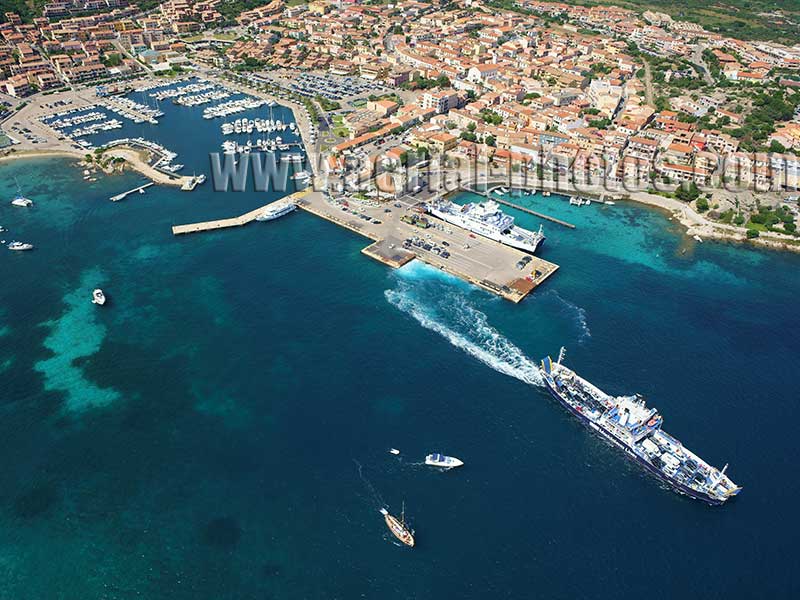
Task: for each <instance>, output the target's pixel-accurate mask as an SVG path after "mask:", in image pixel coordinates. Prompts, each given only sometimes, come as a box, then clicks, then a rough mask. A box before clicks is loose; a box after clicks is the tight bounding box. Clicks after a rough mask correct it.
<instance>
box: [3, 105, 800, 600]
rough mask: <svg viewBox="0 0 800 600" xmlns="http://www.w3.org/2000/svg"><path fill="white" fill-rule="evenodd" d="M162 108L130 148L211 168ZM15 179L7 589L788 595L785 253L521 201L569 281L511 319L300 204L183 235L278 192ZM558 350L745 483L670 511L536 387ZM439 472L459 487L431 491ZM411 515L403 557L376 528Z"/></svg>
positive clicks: (6, 457)
mask: <svg viewBox="0 0 800 600" xmlns="http://www.w3.org/2000/svg"><path fill="white" fill-rule="evenodd" d="M167 109H168V114H167V116H166V117H165V118H164V119H163V120H162V125H160V126H158V127H153V126H141V128H142V129H145V128H147V129H148V130H149V131H150V133H151V134H152V135H149V136H148V137H151V139H158V140H160V141H162V142H163V143H165V144H166V145H167V146H168V147H170V148H171V149H174V150H175V151H177V152H178V153H179V155H180V156H179V158H178V162H183V163H185V164H186V165H187V169H188V170H190V171H191V170H195V169H196V170H197V172H200V171H201V170H203V169H204V168H205V169H206V170H207V164H208V163H207V153H208V152H209V151H214V150H217V149H218V147H219V143H220V142H221V141H222V137H221V135H220V133H219V121H203V120H202V119H198V118H196V115H194V116H191V113H192V111H196V112H197V113H199V112H200V111H201V109H179V108H177V107H175V108H173V107H171V106H169V107H167ZM170 111H174V112H170ZM181 111H183V112H181ZM126 127H127V126H126ZM131 129H133V126H131ZM111 133H114V134H115V136H118V135H128V134H129V133H130V132H128V131H126V132H125V133H124V134H120V133H119V132H111ZM159 136H161V137H159ZM111 137H114V136H111ZM98 141H100V140H98ZM15 181H17V182H18V183H19V185H20V187H21V188H22V191H23V193H24V194H25V195H26V196H28V197H30V198H32V199H33V200H34V201H35V203H36V204H35V206H34V207H33V208H31V209H27V210H26V209H22V208H15V207H12V206H11V205H10V204H9V203H8V202H7V200H3V201H2V202H1V203H0V225H2V226H4V227H6V228H7V229H8V232H6V233H2V234H0V237H1V238H4V239H6V240H7V241H8V240H12V239H19V240H23V241H29V242H32V243H34V244H35V245H36V249H35V250H34V251H33V252H28V253H13V252H8V251H5V250H4V249H2V248H0V403H1V404H0V410H2V412H1V413H0V414H1V418H0V439H2V441H3V443H2V465H3V467H2V469H0V598H2V599H4V600H5V599H12V600H40V599H42V600H44V599H47V600H51V599H68V600H72V599H75V600H87V599H126V600H127V599H134V598H148V599H156V598H158V599H160V598H164V599H170V600H180V599H191V600H200V599H208V600H227V599H231V600H232V599H237V600H238V599H269V598H272V599H306V598H307V599H341V600H351V599H356V598H369V599H372V598H376V599H381V600H395V599H398V600H400V599H403V600H405V599H412V598H414V599H420V600H427V599H431V600H442V599H445V598H447V599H449V598H458V599H463V600H474V599H481V600H482V599H487V600H497V599H515V600H516V599H522V598H525V599H527V598H547V599H561V598H564V599H572V598H624V599H634V598H643V597H646V598H649V599H656V598H664V599H674V598H679V597H685V598H704V599H716V598H720V599H726V600H730V599H731V598H737V599H738V598H745V599H750V598H797V597H798V594H800V583H798V579H797V567H798V566H800V560H799V559H798V556H799V555H798V551H797V547H796V544H797V539H798V535H800V524H799V523H798V516H797V498H798V497H800V482H798V478H797V467H796V465H795V460H794V459H795V454H794V453H795V451H796V449H797V439H796V431H797V426H796V424H795V423H794V421H795V419H796V415H795V409H796V407H797V403H798V394H797V389H796V384H797V374H798V372H800V339H798V331H800V316H799V314H798V310H797V303H798V298H800V277H799V276H798V269H799V268H800V256H796V255H790V254H783V253H777V252H762V251H755V250H751V249H747V248H743V247H738V246H733V245H725V244H719V243H712V242H705V243H703V244H697V243H695V242H694V241H692V240H688V241H687V239H686V238H685V237H684V236H683V235H682V233H681V231H680V229H679V228H678V226H677V225H676V224H674V223H673V222H670V221H669V220H668V218H667V217H666V216H665V215H663V214H661V213H659V212H656V211H652V210H649V209H645V208H642V207H639V206H636V205H632V204H627V203H618V204H617V205H616V206H603V205H596V204H594V205H592V206H585V207H573V206H569V205H568V204H567V203H566V201H565V200H563V199H561V198H557V197H555V196H554V197H550V198H541V197H522V198H518V199H517V201H518V202H520V203H522V204H525V205H527V206H531V207H535V208H536V209H538V210H541V211H543V212H546V213H549V214H552V215H554V216H558V217H561V218H563V219H565V220H568V221H570V222H573V223H575V224H576V225H577V228H576V229H575V230H568V229H564V228H560V227H558V226H557V225H554V224H551V223H545V233H546V234H547V241H546V243H545V246H544V247H543V248H542V255H543V257H544V258H546V259H548V260H551V261H553V262H556V263H558V264H559V265H560V266H561V269H560V270H559V272H558V273H557V274H556V275H555V276H554V277H552V278H551V279H550V280H549V281H548V282H547V283H546V284H545V285H543V286H542V287H541V288H540V289H539V290H537V291H536V292H535V293H534V294H533V295H532V296H531V297H530V298H528V299H527V300H525V301H524V302H522V303H521V304H519V305H513V304H511V303H508V302H505V301H503V300H501V299H498V298H496V297H494V296H492V295H489V294H488V293H486V292H483V291H481V290H478V289H476V288H473V287H470V286H469V285H467V284H464V283H462V282H460V281H458V280H454V279H452V278H450V277H448V276H445V275H443V274H441V273H439V272H438V271H433V270H431V269H428V268H426V267H423V266H418V265H415V264H412V265H410V266H408V267H406V268H404V269H402V270H400V271H391V270H389V269H387V268H385V267H384V266H382V265H380V264H378V263H375V262H373V261H371V260H370V259H369V258H367V257H365V256H363V255H362V254H360V250H361V249H362V248H363V247H364V246H365V245H367V240H365V239H362V238H359V237H358V236H356V235H355V234H352V233H350V232H347V231H345V230H343V229H340V228H338V227H336V226H335V225H333V224H331V223H328V222H325V221H322V220H320V219H317V218H316V217H314V216H312V215H309V214H305V213H294V214H291V215H289V216H287V217H285V218H283V219H281V220H280V221H275V222H272V223H254V224H252V225H249V226H247V227H244V228H239V229H231V230H226V231H220V232H215V233H209V234H202V235H200V234H198V235H191V236H185V237H173V236H172V235H171V232H170V227H171V226H172V225H174V224H179V223H185V222H191V221H196V220H203V219H206V218H210V217H219V216H231V215H238V214H240V213H242V212H244V211H246V210H248V209H251V208H253V207H256V206H259V205H261V204H264V203H266V201H268V199H269V195H268V194H266V195H265V194H260V195H259V194H255V193H243V194H236V193H229V194H215V193H213V192H212V191H211V188H210V185H209V184H206V185H205V186H203V187H202V188H198V190H197V191H195V192H193V193H185V192H180V191H178V190H174V189H168V188H162V187H159V188H151V189H150V190H148V193H147V194H145V195H138V194H136V195H133V196H130V197H129V198H128V199H127V200H125V201H124V202H119V203H112V202H109V200H108V198H109V196H111V195H113V194H116V193H119V192H120V191H123V190H125V189H129V188H130V187H133V186H134V185H137V184H138V183H139V182H140V181H141V177H140V176H138V175H136V174H133V173H126V174H124V175H115V176H103V175H101V176H100V179H99V181H97V182H94V183H87V182H85V181H84V180H83V179H82V175H81V171H80V169H78V168H76V167H75V163H74V161H70V160H62V159H37V160H26V161H22V162H16V163H2V164H0V198H4V199H10V198H11V197H13V195H14V194H15V193H16V187H17V184H16V183H15ZM463 199H464V200H467V199H469V196H468V195H464V196H463ZM515 216H516V217H517V218H518V220H519V222H521V224H523V225H525V226H528V227H531V228H533V227H538V220H537V219H536V218H535V217H532V216H529V215H527V214H522V213H520V214H515ZM98 286H100V287H102V288H104V289H105V291H106V292H107V294H108V297H109V302H108V304H107V305H106V306H105V307H103V308H98V307H96V306H94V305H92V304H91V303H90V297H91V290H92V289H93V288H95V287H98ZM562 345H563V346H565V347H566V348H567V359H566V360H567V364H568V365H569V366H570V367H572V368H574V369H575V370H576V371H578V372H579V373H580V374H582V375H584V376H585V377H587V378H588V379H590V380H591V381H593V382H594V383H595V384H597V385H599V386H600V387H602V388H604V389H606V390H607V391H609V392H612V393H615V394H630V393H635V392H640V393H642V394H644V395H645V396H646V397H647V398H648V401H649V402H650V403H651V404H653V405H654V406H656V407H658V408H659V409H660V410H661V412H662V413H663V414H664V416H665V429H666V430H667V431H669V432H670V433H672V434H674V435H675V436H677V437H678V438H679V439H680V440H682V441H683V442H684V444H686V445H687V446H688V447H689V448H691V449H693V450H694V451H696V452H697V453H698V454H700V455H701V456H702V457H704V458H705V459H707V460H708V461H710V462H712V463H713V464H715V465H717V466H720V467H721V466H722V465H724V464H725V463H730V467H729V474H730V475H731V477H732V478H733V480H734V481H736V482H737V483H739V484H740V485H743V486H744V490H743V491H742V493H741V494H740V496H739V497H738V498H737V499H735V501H733V502H730V503H729V504H727V505H726V506H722V507H715V508H712V507H709V506H706V505H704V504H701V503H699V502H697V501H692V500H689V499H686V498H684V497H681V496H678V495H676V494H674V493H672V492H670V491H668V490H666V489H663V488H662V487H661V485H660V484H659V483H658V482H657V481H656V480H654V479H653V478H652V477H650V476H648V475H646V474H645V473H644V471H642V470H641V469H640V468H638V467H637V466H635V465H634V464H632V463H630V462H629V461H628V460H627V459H626V458H625V457H624V456H622V454H621V453H620V452H618V451H616V450H614V449H612V448H610V447H608V446H607V445H606V444H604V443H603V442H602V441H600V440H599V439H598V438H596V437H594V436H593V435H591V434H590V433H589V432H588V431H587V430H586V429H585V428H584V427H583V426H582V425H580V424H579V423H578V422H577V421H576V420H574V419H573V418H572V417H570V416H569V415H568V414H567V413H566V412H565V411H564V410H562V409H561V408H560V407H559V406H557V405H556V404H555V403H554V402H553V401H552V400H550V399H549V396H548V395H547V394H546V393H545V391H544V390H543V389H542V387H541V385H540V377H539V373H538V369H537V365H538V360H539V359H540V358H541V357H543V356H545V355H547V354H552V355H556V354H557V353H558V350H559V347H560V346H562ZM390 447H396V448H399V449H400V450H401V451H402V454H401V456H399V457H395V456H392V455H390V454H389V453H388V452H387V450H388V448H390ZM431 451H442V452H445V453H448V454H452V455H454V456H457V457H459V458H461V459H463V460H464V461H465V463H466V465H465V466H464V467H463V468H461V469H459V470H456V471H451V472H447V473H441V472H434V471H432V470H429V469H427V468H425V467H424V466H421V465H420V464H419V463H420V462H421V461H422V460H423V458H424V456H425V454H427V453H428V452H431ZM403 503H405V508H406V516H407V518H408V519H409V520H410V522H411V524H412V526H413V527H414V528H415V529H416V538H417V544H418V545H417V547H416V548H414V549H413V550H409V549H407V548H401V547H398V546H397V545H396V544H395V543H394V542H393V538H391V536H390V535H389V533H388V531H387V529H386V527H385V525H384V523H383V519H382V517H381V515H380V514H379V513H378V509H379V508H380V507H381V506H383V505H386V506H388V507H389V508H390V510H391V511H392V512H394V513H399V512H400V510H401V507H402V505H403Z"/></svg>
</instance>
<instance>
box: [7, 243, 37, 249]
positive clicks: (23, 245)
mask: <svg viewBox="0 0 800 600" xmlns="http://www.w3.org/2000/svg"><path fill="white" fill-rule="evenodd" d="M7 248H8V249H9V250H16V251H22V250H33V244H26V243H25V242H11V243H10V244H9V245H8V246H7Z"/></svg>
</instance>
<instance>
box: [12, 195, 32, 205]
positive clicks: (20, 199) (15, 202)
mask: <svg viewBox="0 0 800 600" xmlns="http://www.w3.org/2000/svg"><path fill="white" fill-rule="evenodd" d="M11 204H13V205H14V206H24V207H28V206H33V200H31V199H30V198H25V197H24V196H17V197H16V198H14V199H13V200H12V201H11Z"/></svg>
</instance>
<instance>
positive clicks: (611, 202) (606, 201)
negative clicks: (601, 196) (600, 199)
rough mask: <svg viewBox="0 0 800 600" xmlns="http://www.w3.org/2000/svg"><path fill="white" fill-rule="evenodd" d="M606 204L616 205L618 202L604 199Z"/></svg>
mask: <svg viewBox="0 0 800 600" xmlns="http://www.w3.org/2000/svg"><path fill="white" fill-rule="evenodd" d="M604 204H608V205H609V206H614V205H615V204H616V202H614V201H613V200H604Z"/></svg>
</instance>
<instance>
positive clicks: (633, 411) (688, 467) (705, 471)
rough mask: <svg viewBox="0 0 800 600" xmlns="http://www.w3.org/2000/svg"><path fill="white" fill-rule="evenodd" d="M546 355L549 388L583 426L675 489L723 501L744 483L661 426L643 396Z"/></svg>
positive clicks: (544, 367) (544, 368)
mask: <svg viewBox="0 0 800 600" xmlns="http://www.w3.org/2000/svg"><path fill="white" fill-rule="evenodd" d="M563 357H564V350H563V348H562V350H561V353H560V354H559V357H558V361H556V362H553V361H552V359H551V358H550V357H549V356H548V357H547V358H545V359H544V360H543V361H542V373H543V375H544V382H545V385H546V387H547V389H548V391H549V392H550V394H551V395H552V396H553V397H554V398H555V399H556V400H558V401H559V402H560V403H561V404H562V405H564V407H565V408H566V409H567V410H569V411H570V412H571V413H572V414H573V415H575V416H576V417H578V419H580V420H581V421H582V422H583V423H584V424H585V425H586V426H588V427H590V428H591V429H593V430H594V431H596V432H597V433H598V434H599V435H600V436H602V437H603V438H605V439H606V440H607V441H609V442H611V443H612V444H613V445H614V446H617V447H618V448H620V449H622V450H624V451H625V454H627V455H628V457H629V458H631V459H633V460H635V461H636V462H638V463H639V464H640V465H642V466H643V467H644V468H645V469H647V470H648V471H649V472H650V473H652V474H653V475H655V476H656V477H658V478H659V479H661V480H662V481H663V482H664V483H666V484H667V485H669V487H670V488H672V489H673V490H674V491H676V492H678V493H680V494H685V495H687V496H690V497H691V498H694V499H696V500H702V501H704V502H707V503H709V504H723V503H724V502H725V501H726V500H728V499H729V498H731V497H733V496H735V495H736V494H738V493H739V491H740V490H741V489H742V488H741V487H739V486H737V485H736V484H734V483H733V482H732V481H731V480H730V479H729V478H728V476H727V475H726V474H725V471H726V470H727V469H728V465H725V467H723V469H722V470H719V469H717V468H715V467H712V466H711V465H709V464H708V463H706V462H705V461H704V460H703V459H701V458H700V457H698V456H697V455H696V454H694V453H693V452H691V451H689V450H687V449H686V448H685V447H684V446H683V444H681V443H680V442H679V441H678V440H677V439H675V438H674V437H672V436H671V435H669V434H668V433H667V432H665V431H663V430H662V429H661V425H662V423H663V418H662V417H661V415H660V414H658V411H657V410H656V409H655V408H648V407H647V405H646V404H645V401H644V399H643V398H642V397H641V396H638V395H636V396H621V397H613V396H610V395H608V394H606V393H605V392H603V391H602V390H600V389H599V388H597V387H595V386H594V385H592V384H591V383H589V382H588V381H586V380H585V379H583V378H581V377H579V376H578V375H577V374H576V373H575V372H574V371H572V370H570V369H568V368H567V367H565V366H564V365H562V364H561V362H562V360H563Z"/></svg>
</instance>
